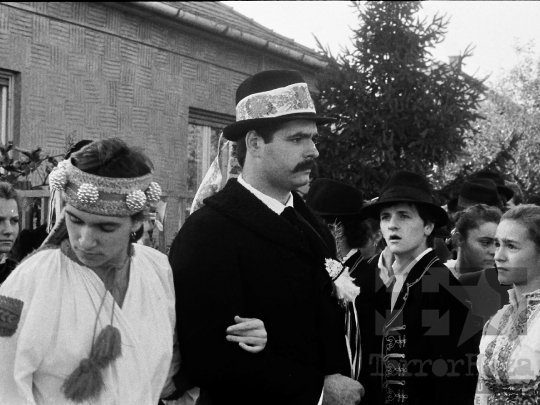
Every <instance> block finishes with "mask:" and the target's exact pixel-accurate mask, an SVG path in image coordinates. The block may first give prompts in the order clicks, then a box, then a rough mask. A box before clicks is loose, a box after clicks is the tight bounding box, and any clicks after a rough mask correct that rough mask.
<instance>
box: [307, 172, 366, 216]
mask: <svg viewBox="0 0 540 405" xmlns="http://www.w3.org/2000/svg"><path fill="white" fill-rule="evenodd" d="M306 204H307V205H308V206H309V207H310V208H311V209H312V210H313V211H314V212H315V213H316V214H317V215H320V216H331V217H344V216H347V217H349V216H350V217H356V216H360V210H361V209H362V206H363V205H364V199H363V196H362V192H361V191H360V190H358V189H357V188H355V187H352V186H349V185H348V184H345V183H342V182H340V181H336V180H331V179H316V180H314V181H313V183H311V185H310V187H309V191H308V192H307V194H306Z"/></svg>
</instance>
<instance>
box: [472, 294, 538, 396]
mask: <svg viewBox="0 0 540 405" xmlns="http://www.w3.org/2000/svg"><path fill="white" fill-rule="evenodd" d="M508 294H509V296H510V304H508V305H505V306H504V307H503V308H502V309H501V310H499V312H497V313H496V314H495V315H494V316H493V317H492V318H491V319H490V320H489V321H488V322H487V323H486V325H485V327H484V332H483V336H482V340H481V342H480V355H479V356H478V362H477V366H478V371H479V380H478V388H477V393H476V398H475V404H489V405H492V404H496V405H503V404H504V405H511V404H522V403H532V404H536V403H539V401H540V389H539V387H540V290H536V291H534V292H532V293H528V294H525V295H524V297H523V299H526V300H527V306H526V307H525V309H523V310H522V311H518V302H517V297H516V292H515V291H514V290H513V289H512V290H510V291H508ZM527 401H529V402H527Z"/></svg>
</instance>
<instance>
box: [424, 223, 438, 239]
mask: <svg viewBox="0 0 540 405" xmlns="http://www.w3.org/2000/svg"><path fill="white" fill-rule="evenodd" d="M433 229H435V224H434V223H433V222H428V223H427V224H426V225H424V232H425V235H426V236H429V235H431V234H432V233H433Z"/></svg>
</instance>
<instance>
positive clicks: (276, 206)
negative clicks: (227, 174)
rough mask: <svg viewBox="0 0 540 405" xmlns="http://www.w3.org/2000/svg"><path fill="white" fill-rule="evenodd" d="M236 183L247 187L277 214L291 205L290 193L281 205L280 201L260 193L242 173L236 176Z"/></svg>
mask: <svg viewBox="0 0 540 405" xmlns="http://www.w3.org/2000/svg"><path fill="white" fill-rule="evenodd" d="M238 183H239V184H241V185H242V186H244V187H245V188H247V189H248V190H249V191H250V192H251V193H252V194H253V195H254V196H255V197H257V198H258V199H259V200H261V201H262V202H263V203H264V204H265V205H266V206H267V207H268V208H270V209H271V210H272V211H274V212H275V213H276V214H278V215H281V213H282V212H283V211H284V210H285V208H286V207H292V206H293V198H292V193H289V199H288V200H287V203H286V204H285V205H283V204H282V203H281V202H279V201H278V200H276V199H275V198H272V197H270V196H267V195H266V194H264V193H261V192H260V191H259V190H257V189H256V188H255V187H253V186H251V185H250V184H248V183H247V182H246V181H245V180H244V178H243V177H242V175H240V176H238Z"/></svg>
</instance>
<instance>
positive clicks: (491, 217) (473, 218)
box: [456, 204, 502, 239]
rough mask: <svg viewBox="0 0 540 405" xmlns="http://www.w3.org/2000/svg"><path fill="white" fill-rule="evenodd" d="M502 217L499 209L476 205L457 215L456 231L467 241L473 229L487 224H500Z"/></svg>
mask: <svg viewBox="0 0 540 405" xmlns="http://www.w3.org/2000/svg"><path fill="white" fill-rule="evenodd" d="M501 216H502V212H501V210H500V209H498V208H497V207H492V206H489V205H486V204H476V205H473V206H472V207H469V208H467V209H466V210H463V211H461V212H459V213H458V214H456V221H457V222H456V231H457V232H459V233H460V234H461V236H463V238H465V239H467V238H468V236H469V231H470V230H471V229H477V228H478V227H480V225H482V224H485V223H486V222H494V223H496V224H498V223H499V221H500V220H501Z"/></svg>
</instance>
